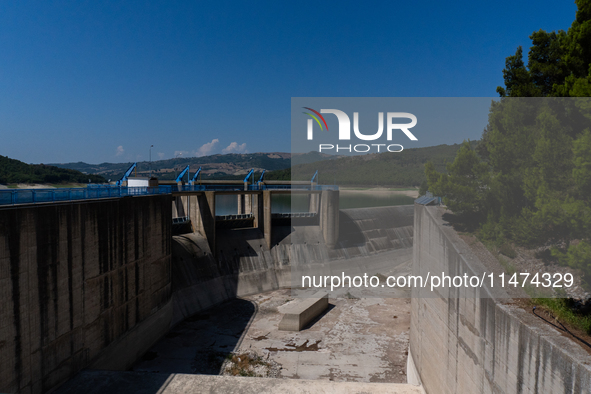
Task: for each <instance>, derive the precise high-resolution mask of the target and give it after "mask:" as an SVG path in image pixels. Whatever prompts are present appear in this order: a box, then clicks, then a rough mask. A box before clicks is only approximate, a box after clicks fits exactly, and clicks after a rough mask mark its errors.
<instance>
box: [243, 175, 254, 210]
mask: <svg viewBox="0 0 591 394" xmlns="http://www.w3.org/2000/svg"><path fill="white" fill-rule="evenodd" d="M244 190H248V182H244ZM244 213H246V214H249V213H252V198H251V195H250V194H245V195H244Z"/></svg>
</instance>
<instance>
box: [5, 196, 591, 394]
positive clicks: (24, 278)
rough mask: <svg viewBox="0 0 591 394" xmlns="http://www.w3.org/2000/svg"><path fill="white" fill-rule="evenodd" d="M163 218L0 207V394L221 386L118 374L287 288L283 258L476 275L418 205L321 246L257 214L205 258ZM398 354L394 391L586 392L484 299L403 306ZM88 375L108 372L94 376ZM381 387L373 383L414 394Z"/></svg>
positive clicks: (549, 349)
mask: <svg viewBox="0 0 591 394" xmlns="http://www.w3.org/2000/svg"><path fill="white" fill-rule="evenodd" d="M173 206H174V205H173V199H172V196H171V195H158V196H136V197H131V198H121V199H104V200H101V201H98V200H95V201H79V202H75V203H54V204H39V205H24V206H15V207H10V208H3V209H2V210H0V240H1V242H2V244H1V245H2V249H1V253H2V254H0V264H1V268H2V270H1V271H0V274H1V276H0V280H1V281H2V287H1V289H2V291H3V294H2V300H4V301H6V302H4V305H5V307H3V308H2V310H1V311H0V312H1V314H2V316H1V319H0V322H2V326H1V327H0V333H1V336H0V352H1V355H0V361H1V364H0V366H1V368H0V391H3V392H33V393H38V392H45V391H48V390H51V389H54V388H56V387H59V386H60V385H61V384H62V383H64V382H66V381H68V379H70V378H72V377H74V376H76V377H75V378H74V379H73V380H71V381H70V382H69V383H67V384H66V385H64V386H63V387H62V388H60V390H62V389H63V390H66V391H64V392H68V391H67V390H68V388H70V389H71V388H72V387H77V388H78V389H80V388H81V386H76V384H78V383H80V382H81V381H82V382H84V381H87V382H97V379H98V380H100V381H105V382H107V381H110V382H111V383H112V384H113V385H115V386H117V385H119V386H117V387H121V388H122V389H124V388H125V387H128V386H126V384H127V383H125V382H133V381H137V379H140V380H142V379H143V381H145V382H148V381H151V380H154V381H158V382H160V383H161V384H164V383H165V382H168V383H166V384H169V386H166V387H169V388H171V390H172V387H173V386H174V385H171V384H172V383H171V382H172V381H177V380H175V379H178V382H177V383H178V385H177V386H174V387H177V388H179V387H180V388H182V387H185V388H186V387H188V386H187V385H188V384H199V383H198V382H199V379H202V382H203V384H208V385H209V386H207V387H229V386H227V384H229V383H228V381H227V380H225V379H227V378H225V377H211V378H213V380H211V379H210V377H201V378H200V377H199V376H195V377H190V376H184V377H183V376H181V375H180V374H179V376H178V378H175V379H172V380H170V379H169V380H167V379H163V378H165V376H168V378H170V376H172V375H166V374H158V373H155V374H152V375H150V376H152V377H151V378H149V379H147V378H145V376H146V375H141V373H140V375H137V373H136V374H135V375H134V372H125V370H126V369H128V368H130V367H131V366H132V365H134V363H135V362H136V361H137V360H138V359H139V358H140V357H141V356H142V355H143V354H145V353H146V351H147V350H148V349H149V348H150V346H152V345H153V344H154V343H155V342H156V341H157V340H158V339H160V338H162V337H163V336H165V335H166V334H167V333H169V332H170V330H171V328H173V327H175V325H177V324H178V323H180V322H182V321H184V320H187V318H190V317H191V316H195V314H199V313H201V312H203V311H204V310H207V308H211V307H214V308H215V307H216V305H222V304H221V303H222V302H224V301H226V300H232V299H235V298H236V297H240V296H243V297H251V296H253V295H256V294H260V293H264V292H267V291H272V290H281V289H287V288H289V287H291V286H292V282H291V278H290V273H291V267H292V265H293V264H294V262H297V261H304V260H305V261H308V262H318V263H319V264H321V262H323V261H331V262H335V264H338V263H341V262H342V263H347V262H355V261H358V260H357V259H359V261H361V260H363V259H367V258H369V259H377V260H379V261H382V260H380V257H383V256H387V257H386V258H383V261H384V262H392V261H394V259H396V264H395V265H396V269H397V270H398V272H414V271H413V270H416V269H418V270H419V271H418V272H420V270H425V269H428V270H432V269H439V268H440V267H441V266H448V267H455V268H454V269H458V268H461V269H475V268H474V267H477V266H478V261H477V260H478V259H477V258H475V257H474V256H472V255H471V254H470V251H469V250H467V249H466V246H465V245H463V244H462V241H461V240H459V238H457V235H456V236H454V235H453V230H452V229H451V228H449V226H447V225H446V224H445V223H444V222H443V221H442V220H441V215H440V213H438V212H437V211H436V208H432V207H420V206H414V207H413V206H400V207H385V208H367V209H353V210H339V211H338V212H339V215H338V220H339V223H340V224H344V223H349V225H347V226H339V227H340V230H339V236H338V239H337V242H336V243H335V245H334V246H333V247H331V246H329V245H327V243H326V238H325V234H324V229H322V228H321V227H320V224H319V223H318V224H317V225H316V226H309V225H308V226H304V225H303V226H301V227H300V226H284V225H281V222H275V223H274V222H273V220H272V218H270V219H271V224H272V226H273V227H272V232H271V234H270V235H269V234H265V232H264V231H263V230H264V228H263V229H261V228H258V227H251V228H247V229H238V228H223V227H222V226H220V227H219V228H216V230H215V234H216V243H215V245H216V248H215V249H214V250H215V251H216V253H215V254H214V253H212V251H211V247H210V242H208V240H207V238H206V234H202V233H199V232H197V233H193V232H190V233H187V234H182V235H177V236H173V234H172V224H171V220H170V219H171V217H173V216H174V215H173V211H172V207H173ZM269 236H270V241H271V247H268V244H267V240H269ZM462 267H467V268H462ZM385 327H387V326H385ZM409 344H410V349H409V353H408V362H409V367H408V369H407V374H408V381H409V382H411V381H412V382H413V383H422V387H423V388H424V389H425V390H426V391H427V393H436V392H441V390H443V392H449V393H453V392H489V391H490V392H502V393H518V392H553V393H554V392H557V393H583V392H588V391H589V388H590V387H591V377H590V376H591V374H590V370H589V369H590V368H589V365H591V357H589V355H588V354H587V353H586V352H585V351H584V350H582V349H581V348H580V347H579V346H578V345H576V344H573V342H572V341H570V340H569V339H568V338H564V337H562V336H561V335H560V334H559V333H557V332H556V330H553V329H552V328H551V327H548V325H544V324H542V323H540V322H539V321H535V319H534V320H532V317H531V316H530V315H528V314H527V313H526V312H525V311H523V310H521V309H519V308H517V307H513V306H510V305H509V306H507V305H504V304H502V303H499V302H497V301H496V300H494V299H492V298H488V299H478V300H476V301H475V298H474V297H468V298H466V297H464V298H461V297H460V298H453V299H445V298H433V297H426V298H425V297H423V298H422V297H416V296H413V297H412V299H411V319H410V335H409ZM433 355H435V356H433ZM82 369H86V370H85V371H83V372H81V373H80V374H78V372H79V371H81V370H82ZM99 369H100V370H111V371H115V372H112V374H111V375H108V376H110V378H108V379H107V378H105V376H106V375H105V374H108V372H100V371H98V370H99ZM138 373H139V372H138ZM77 374H78V375H77ZM130 374H131V375H130ZM142 376H144V378H142ZM217 378H219V379H217ZM134 379H135V380H134ZM162 379H163V380H162ZM205 381H207V382H205ZM272 381H273V379H271V380H270V382H268V383H266V384H267V386H264V384H263V386H264V387H261V383H260V382H258V383H257V382H256V381H255V382H254V383H253V384H254V386H249V385H250V384H251V383H247V381H244V382H245V384H246V385H247V386H248V387H246V386H244V387H243V388H244V389H245V390H247V389H252V390H254V389H253V388H252V387H257V389H256V390H258V391H257V392H265V390H271V389H270V388H272V387H278V386H274V385H275V384H276V383H273V382H272ZM189 382H191V383H189ZM248 382H251V381H250V380H248ZM177 383H175V384H177ZM138 384H139V383H138ZM277 384H278V383H277ZM301 384H303V386H301V387H304V388H305V387H309V386H306V385H309V384H313V383H309V381H303V380H302V382H301ZM322 384H324V383H322V381H318V387H320V386H322ZM140 386H141V384H140ZM386 386H387V385H384V386H379V387H381V388H382V389H384V390H390V392H405V391H404V390H407V389H408V390H410V391H407V392H414V391H412V390H414V389H412V388H409V387H407V386H406V385H398V386H395V387H391V386H388V387H386ZM97 387H98V386H97ZM138 387H139V386H138ZM150 387H152V388H153V387H154V386H150ZM163 387H164V386H163ZM204 387H205V386H204ZM236 387H238V386H236ZM241 387H242V386H241ZM265 387H266V388H265ZM293 387H300V386H299V385H298V384H296V385H294V386H293ZM314 387H316V386H314ZM322 387H324V386H322ZM336 387H343V390H345V388H344V386H338V385H335V386H334V388H335V389H336ZM357 387H358V389H359V390H361V388H362V387H365V386H361V385H360V386H357ZM371 387H372V390H373V389H377V388H376V386H371ZM87 389H88V390H90V388H88V387H87ZM88 390H87V391H88ZM256 390H255V391H256ZM294 390H295V389H294ZM352 390H355V389H354V388H353V389H352ZM394 390H398V391H394ZM536 390H537V391H536ZM70 392H72V391H70ZM89 392H91V391H89ZM168 392H181V391H174V390H173V391H170V390H169V391H168ZM267 392H269V391H267ZM343 392H345V391H343Z"/></svg>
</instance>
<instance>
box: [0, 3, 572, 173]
mask: <svg viewBox="0 0 591 394" xmlns="http://www.w3.org/2000/svg"><path fill="white" fill-rule="evenodd" d="M575 11H576V6H575V4H574V2H572V1H556V0H553V1H549V0H538V1H536V2H531V1H519V0H517V1H505V0H501V1H420V2H417V1H407V2H401V1H335V2H328V1H314V2H306V1H297V2H283V1H273V2H271V1H269V2H262V1H249V2H246V1H244V2H238V1H235V2H224V1H172V0H167V1H131V0H128V1H71V2H70V1H68V2H66V1H51V2H50V1H35V2H32V1H25V0H19V1H16V0H15V1H8V0H6V1H1V2H0V155H4V156H9V157H11V158H15V159H19V160H22V161H25V162H28V163H56V162H74V161H85V162H88V163H100V162H105V161H106V162H124V161H136V160H147V159H148V156H149V152H150V145H154V148H153V149H152V159H153V160H157V159H159V158H171V157H174V156H175V155H176V154H178V153H180V152H183V157H187V156H194V155H203V154H214V153H225V152H242V151H248V152H261V151H262V152H271V151H283V152H289V151H290V102H291V97H312V96H321V97H351V96H353V97H355V96H360V97H493V96H496V93H495V88H496V87H497V86H498V85H500V84H502V69H503V67H504V63H505V58H506V57H507V56H509V55H512V54H514V53H515V49H516V48H517V46H518V45H522V46H524V49H525V50H526V51H527V48H529V46H530V44H531V43H530V40H529V38H528V36H529V35H530V34H531V33H532V32H533V31H535V30H539V29H544V30H548V31H551V30H558V29H564V30H566V29H568V27H569V26H570V24H571V23H572V21H573V20H574V17H575ZM481 132H482V130H481V129H480V130H475V132H474V135H472V136H467V137H469V138H472V139H475V138H478V137H479V135H480V133H481ZM449 142H450V143H454V142H461V141H449Z"/></svg>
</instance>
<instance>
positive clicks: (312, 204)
mask: <svg viewBox="0 0 591 394" xmlns="http://www.w3.org/2000/svg"><path fill="white" fill-rule="evenodd" d="M311 183H312V184H311V185H310V186H311V187H310V190H315V188H316V182H311ZM319 200H320V195H319V194H317V193H310V195H309V197H308V212H318V201H319Z"/></svg>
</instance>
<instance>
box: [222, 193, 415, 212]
mask: <svg viewBox="0 0 591 394" xmlns="http://www.w3.org/2000/svg"><path fill="white" fill-rule="evenodd" d="M407 194H411V193H408V192H406V193H405V192H400V191H389V190H379V191H375V190H341V191H340V194H339V205H340V208H341V209H349V208H370V207H386V206H394V205H409V204H413V202H414V199H415V198H416V197H411V196H408V195H407ZM215 206H216V212H215V214H216V215H233V214H236V213H238V200H237V196H232V195H218V196H216V197H215ZM292 211H293V212H307V211H308V196H307V195H293V196H292V195H290V194H277V195H274V196H272V200H271V212H273V213H289V212H292Z"/></svg>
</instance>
